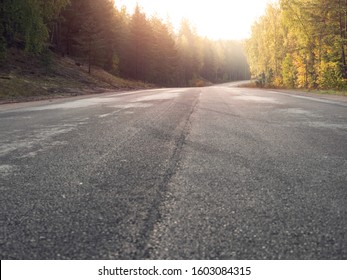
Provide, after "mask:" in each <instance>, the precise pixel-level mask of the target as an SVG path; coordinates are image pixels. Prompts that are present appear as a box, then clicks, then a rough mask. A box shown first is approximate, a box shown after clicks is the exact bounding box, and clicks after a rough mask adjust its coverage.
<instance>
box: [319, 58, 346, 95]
mask: <svg viewBox="0 0 347 280" xmlns="http://www.w3.org/2000/svg"><path fill="white" fill-rule="evenodd" d="M317 82H318V87H319V88H320V89H343V88H345V87H346V82H345V80H344V79H343V77H342V71H341V68H340V66H339V63H337V62H325V61H322V62H321V63H320V65H319V69H318V81H317Z"/></svg>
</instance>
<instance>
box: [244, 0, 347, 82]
mask: <svg viewBox="0 0 347 280" xmlns="http://www.w3.org/2000/svg"><path fill="white" fill-rule="evenodd" d="M279 4H280V5H279V6H277V5H276V4H272V5H269V7H268V9H267V11H266V13H265V15H264V16H263V17H262V18H260V20H259V21H258V22H256V23H255V24H254V26H253V29H252V36H251V38H250V39H249V40H248V42H247V44H246V49H247V56H248V60H249V63H250V67H251V72H252V75H253V76H259V75H260V74H262V73H264V75H265V80H266V83H269V84H270V85H273V86H278V85H282V84H283V85H284V86H286V87H290V88H292V87H299V88H310V89H311V88H341V87H344V86H345V85H346V78H347V73H346V70H347V65H346V51H347V30H346V28H345V26H346V23H347V22H346V20H347V18H346V14H347V2H346V1H342V0H332V1H328V0H296V1H291V0H280V1H279Z"/></svg>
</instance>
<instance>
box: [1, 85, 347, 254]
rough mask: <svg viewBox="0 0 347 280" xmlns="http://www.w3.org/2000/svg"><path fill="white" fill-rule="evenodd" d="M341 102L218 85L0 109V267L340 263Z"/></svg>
mask: <svg viewBox="0 0 347 280" xmlns="http://www.w3.org/2000/svg"><path fill="white" fill-rule="evenodd" d="M346 140H347V103H346V100H326V99H322V98H311V97H302V96H296V95H291V94H286V93H279V92H278V93H277V92H272V91H265V90H260V89H244V88H237V87H233V84H225V85H220V86H213V87H208V88H189V89H185V88H179V89H176V88H172V89H155V90H148V91H138V92H127V93H115V94H101V95H95V96H89V97H82V98H81V97H78V98H72V99H62V100H55V101H52V102H48V101H44V102H37V103H25V104H17V105H2V106H0V194H1V196H0V205H1V206H0V211H1V217H0V226H1V232H0V234H1V236H0V257H1V259H300V260H301V259H347V235H346V234H347V141H346Z"/></svg>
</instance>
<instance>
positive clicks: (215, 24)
mask: <svg viewBox="0 0 347 280" xmlns="http://www.w3.org/2000/svg"><path fill="white" fill-rule="evenodd" d="M115 2H116V5H117V7H121V6H126V7H127V10H128V12H130V13H132V12H133V11H134V8H135V6H136V3H138V4H139V6H140V7H142V8H143V11H144V12H145V13H146V14H147V15H148V16H151V15H153V14H157V15H158V16H159V17H161V18H162V19H163V20H166V18H167V16H169V18H170V21H171V22H172V24H173V25H174V27H175V28H178V27H179V25H180V22H181V20H182V18H187V19H188V20H189V21H190V23H191V24H192V25H193V26H195V27H196V29H197V32H198V34H199V35H201V36H207V37H209V38H210V39H234V40H240V39H246V38H248V37H249V36H250V32H251V26H252V24H253V22H254V21H255V20H256V19H257V18H259V17H260V16H261V15H263V14H264V12H265V8H266V5H267V3H270V2H276V1H275V0H212V1H210V0H200V1H199V0H115Z"/></svg>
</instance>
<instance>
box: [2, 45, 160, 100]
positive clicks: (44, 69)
mask: <svg viewBox="0 0 347 280" xmlns="http://www.w3.org/2000/svg"><path fill="white" fill-rule="evenodd" d="M154 87H155V85H153V84H147V83H144V82H139V81H131V80H125V79H122V78H120V77H116V76H114V75H112V74H110V73H108V72H106V71H104V70H103V69H101V68H99V67H92V71H91V74H88V71H87V67H86V66H85V65H81V64H79V63H76V61H75V60H74V59H72V58H69V57H60V56H58V55H54V54H53V55H52V57H51V58H50V61H49V63H48V64H47V63H46V64H45V63H43V62H42V59H40V58H38V57H35V56H29V55H27V54H25V53H24V52H22V51H19V50H17V49H13V50H11V51H10V53H9V55H8V57H7V58H6V59H5V60H4V61H2V62H1V64H0V103H8V102H20V101H31V100H40V99H50V98H57V97H67V96H76V95H83V94H90V93H100V92H106V91H121V90H134V89H135V90H136V89H147V88H154Z"/></svg>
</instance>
